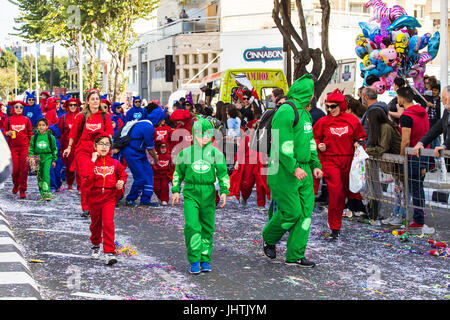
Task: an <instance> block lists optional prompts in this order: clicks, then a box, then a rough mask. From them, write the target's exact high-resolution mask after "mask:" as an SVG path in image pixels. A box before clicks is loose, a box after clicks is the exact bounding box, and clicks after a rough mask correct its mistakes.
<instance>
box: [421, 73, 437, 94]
mask: <svg viewBox="0 0 450 320" xmlns="http://www.w3.org/2000/svg"><path fill="white" fill-rule="evenodd" d="M437 84H438V82H437V79H436V77H435V76H431V77H428V78H427V79H424V85H425V91H424V93H423V95H424V96H431V95H433V87H434V86H435V85H437Z"/></svg>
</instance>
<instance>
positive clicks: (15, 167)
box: [3, 101, 33, 197]
mask: <svg viewBox="0 0 450 320" xmlns="http://www.w3.org/2000/svg"><path fill="white" fill-rule="evenodd" d="M18 103H20V104H21V105H22V106H28V105H27V104H26V103H24V102H22V101H10V102H8V105H10V106H11V117H9V118H6V119H5V120H4V121H3V134H4V135H5V137H6V133H7V132H8V131H14V132H15V138H13V137H12V136H11V137H6V141H7V142H8V145H9V149H10V150H11V157H12V181H13V184H14V189H13V193H17V191H20V192H21V197H22V193H25V191H27V182H28V162H27V158H28V147H29V145H30V139H31V137H32V136H33V128H32V126H31V121H30V119H28V118H27V117H25V116H24V115H23V114H20V115H18V114H16V111H15V109H14V105H16V104H18ZM22 110H23V109H22Z"/></svg>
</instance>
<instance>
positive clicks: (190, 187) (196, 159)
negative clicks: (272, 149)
mask: <svg viewBox="0 0 450 320" xmlns="http://www.w3.org/2000/svg"><path fill="white" fill-rule="evenodd" d="M192 133H193V136H194V137H193V138H194V139H193V140H194V145H192V146H190V147H188V148H186V149H183V150H181V151H180V153H179V154H178V157H177V161H176V167H175V172H174V174H173V187H172V193H179V192H180V189H181V182H182V181H183V180H184V188H183V197H184V217H185V227H184V236H185V241H186V249H187V256H188V260H189V263H194V262H197V261H200V262H208V263H209V262H211V253H212V249H213V233H214V214H215V209H216V190H215V186H214V183H215V181H216V176H217V179H218V180H219V186H220V194H221V195H222V194H226V195H228V193H229V192H228V189H229V187H230V178H229V177H228V173H227V166H226V162H225V157H224V155H223V153H222V152H220V151H219V150H218V149H217V148H215V147H213V146H212V144H211V142H209V143H208V144H207V145H205V146H204V147H203V148H202V147H201V146H200V145H199V144H198V142H197V140H196V139H195V137H196V136H197V137H202V136H203V135H204V134H206V135H208V136H209V137H212V135H213V127H212V125H211V123H210V122H209V121H207V120H205V119H202V118H198V119H197V121H196V122H195V123H194V126H193V128H192Z"/></svg>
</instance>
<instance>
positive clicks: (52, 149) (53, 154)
mask: <svg viewBox="0 0 450 320" xmlns="http://www.w3.org/2000/svg"><path fill="white" fill-rule="evenodd" d="M32 156H39V171H38V173H37V179H38V186H39V192H40V193H41V199H45V200H47V201H49V200H51V197H50V194H51V192H50V167H51V166H53V168H54V167H55V165H56V161H57V160H58V148H57V147H56V139H55V137H54V136H53V134H51V133H50V131H47V120H46V119H41V120H39V121H38V131H37V132H36V133H35V134H34V135H33V137H32V138H31V140H30V146H29V148H28V157H29V158H30V157H32Z"/></svg>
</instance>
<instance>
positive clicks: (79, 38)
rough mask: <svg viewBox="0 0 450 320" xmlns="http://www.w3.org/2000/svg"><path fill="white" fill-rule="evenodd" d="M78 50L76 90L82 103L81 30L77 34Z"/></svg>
mask: <svg viewBox="0 0 450 320" xmlns="http://www.w3.org/2000/svg"><path fill="white" fill-rule="evenodd" d="M78 48H79V50H80V51H79V57H78V88H79V91H80V100H81V101H83V44H82V41H81V30H80V33H79V34H78Z"/></svg>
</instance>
